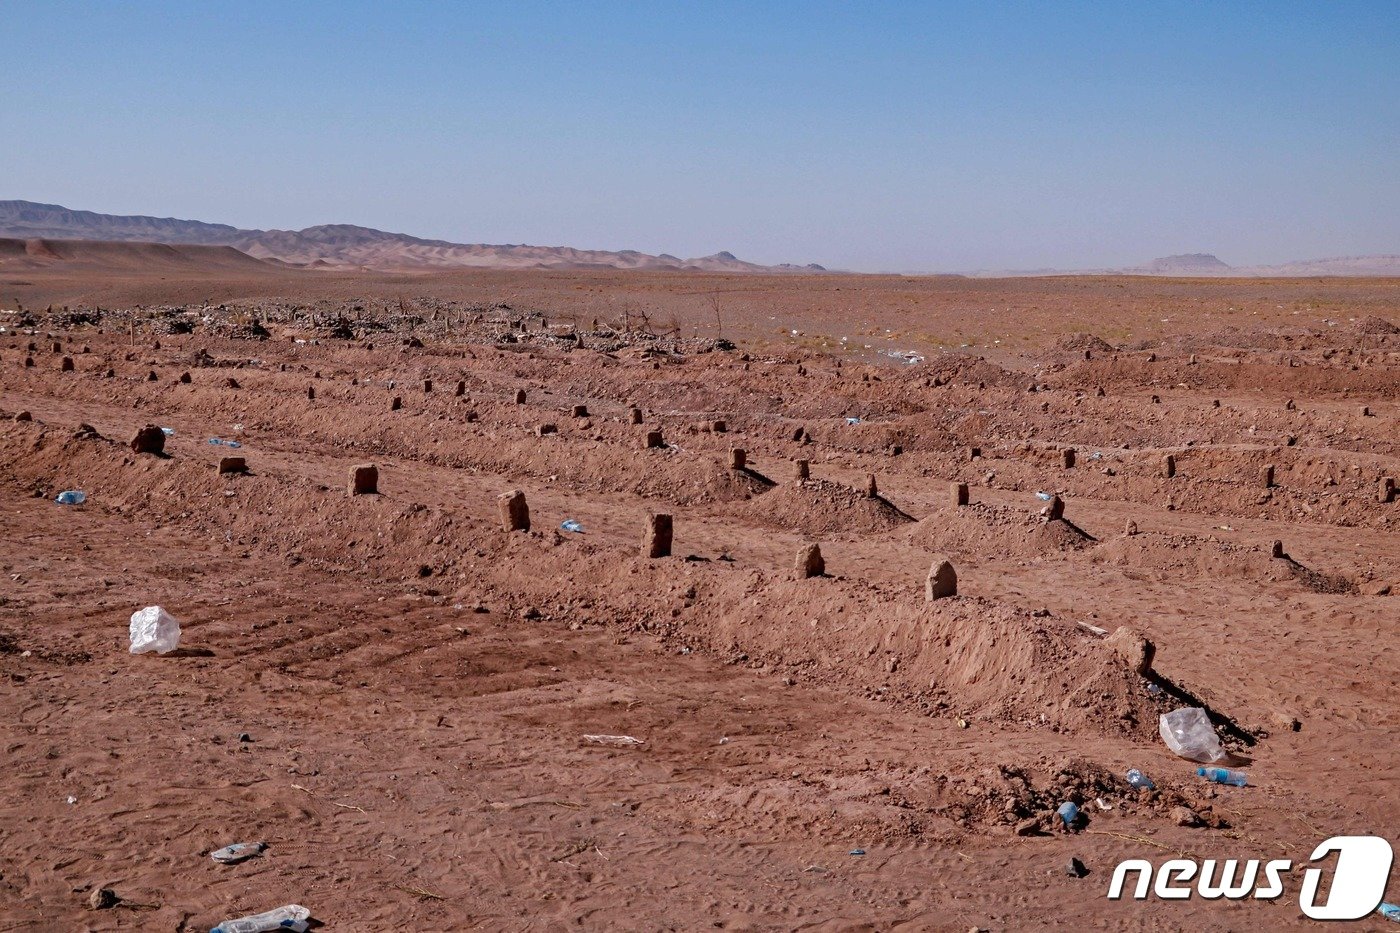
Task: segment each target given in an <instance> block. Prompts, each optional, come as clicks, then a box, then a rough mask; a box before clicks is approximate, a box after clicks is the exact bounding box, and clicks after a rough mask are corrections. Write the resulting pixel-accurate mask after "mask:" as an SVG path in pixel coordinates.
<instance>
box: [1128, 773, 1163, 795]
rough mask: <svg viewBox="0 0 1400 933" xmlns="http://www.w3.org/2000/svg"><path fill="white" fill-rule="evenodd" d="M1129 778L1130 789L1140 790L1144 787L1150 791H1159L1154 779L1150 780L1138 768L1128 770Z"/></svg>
mask: <svg viewBox="0 0 1400 933" xmlns="http://www.w3.org/2000/svg"><path fill="white" fill-rule="evenodd" d="M1127 777H1128V786H1129V787H1136V788H1138V789H1139V790H1140V789H1142V788H1144V787H1145V788H1147V789H1148V790H1156V789H1157V785H1156V784H1153V783H1152V778H1150V777H1148V776H1147V775H1145V774H1143V773H1142V772H1141V771H1139V770H1138V769H1137V768H1131V769H1129V770H1128V775H1127Z"/></svg>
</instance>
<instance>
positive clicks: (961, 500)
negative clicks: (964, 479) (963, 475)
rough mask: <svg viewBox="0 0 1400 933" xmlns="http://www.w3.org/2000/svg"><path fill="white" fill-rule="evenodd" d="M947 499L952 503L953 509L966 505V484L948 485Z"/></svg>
mask: <svg viewBox="0 0 1400 933" xmlns="http://www.w3.org/2000/svg"><path fill="white" fill-rule="evenodd" d="M948 498H949V499H950V500H951V501H952V503H953V506H954V507H958V506H963V505H967V504H968V502H969V501H970V498H969V495H968V489H967V483H949V484H948Z"/></svg>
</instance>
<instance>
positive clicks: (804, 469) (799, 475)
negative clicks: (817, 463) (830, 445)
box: [792, 460, 812, 483]
mask: <svg viewBox="0 0 1400 933" xmlns="http://www.w3.org/2000/svg"><path fill="white" fill-rule="evenodd" d="M792 478H793V481H794V482H798V483H805V482H807V480H809V479H811V478H812V461H810V460H794V461H793V462H792Z"/></svg>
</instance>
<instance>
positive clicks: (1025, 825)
mask: <svg viewBox="0 0 1400 933" xmlns="http://www.w3.org/2000/svg"><path fill="white" fill-rule="evenodd" d="M1041 831H1042V830H1041V820H1040V817H1038V816H1033V817H1031V818H1030V819H1028V820H1022V821H1021V822H1019V823H1017V824H1016V835H1018V836H1038V835H1040V833H1041Z"/></svg>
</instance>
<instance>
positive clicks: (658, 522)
mask: <svg viewBox="0 0 1400 933" xmlns="http://www.w3.org/2000/svg"><path fill="white" fill-rule="evenodd" d="M671 527H672V526H671V516H669V515H662V514H656V515H649V516H647V527H646V532H645V533H644V534H643V536H642V553H643V554H644V555H645V556H647V557H651V558H656V557H670V556H671Z"/></svg>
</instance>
